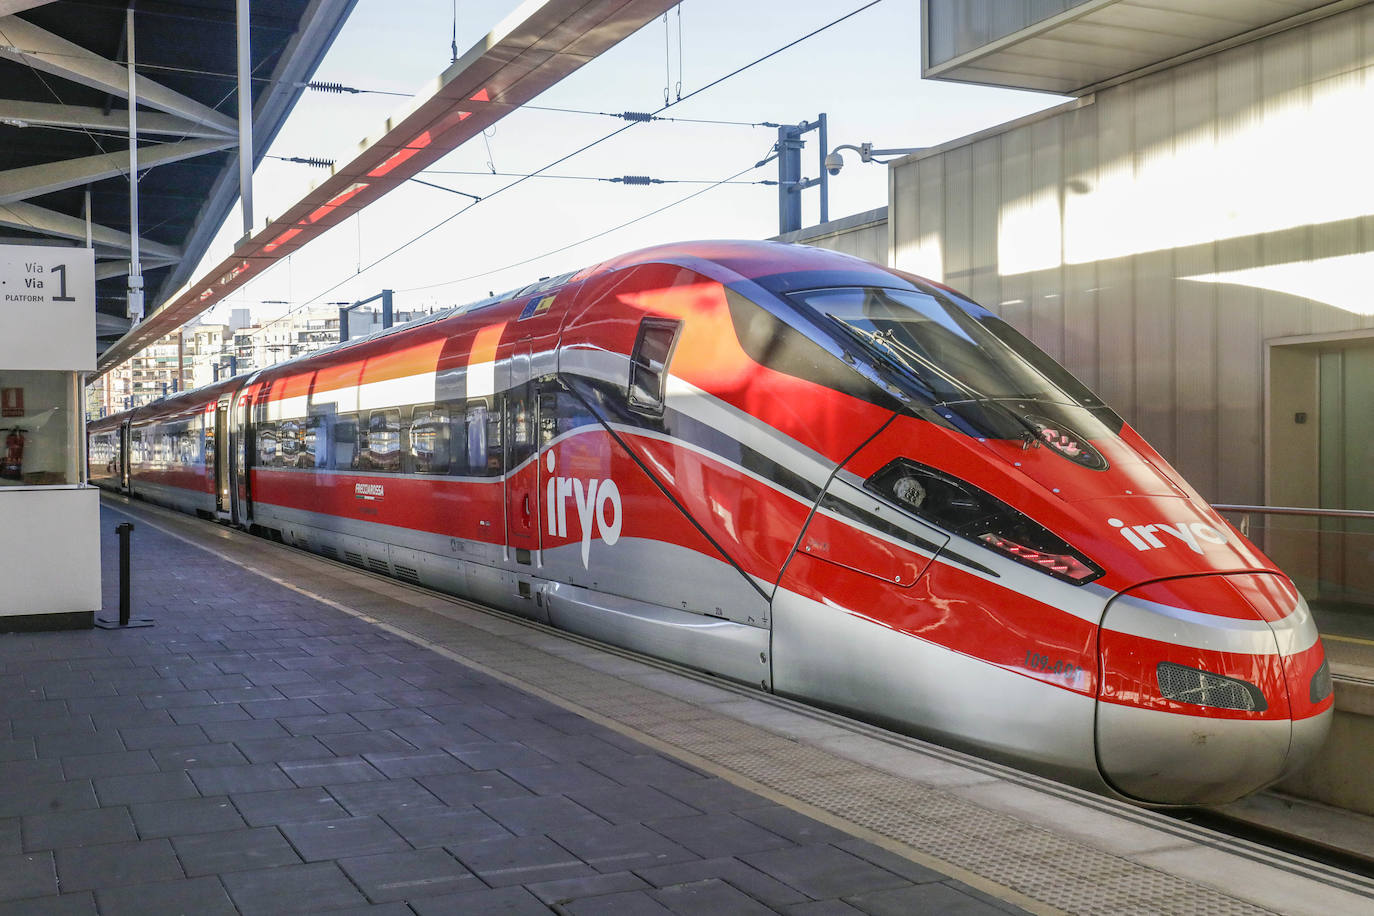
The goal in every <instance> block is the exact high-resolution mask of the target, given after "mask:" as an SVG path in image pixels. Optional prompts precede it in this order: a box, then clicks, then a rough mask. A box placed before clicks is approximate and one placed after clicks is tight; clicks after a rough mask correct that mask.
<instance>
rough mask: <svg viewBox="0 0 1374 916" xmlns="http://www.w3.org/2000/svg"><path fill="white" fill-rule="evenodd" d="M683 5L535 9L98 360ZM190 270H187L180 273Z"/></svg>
mask: <svg viewBox="0 0 1374 916" xmlns="http://www.w3.org/2000/svg"><path fill="white" fill-rule="evenodd" d="M676 2H677V0H544V2H540V0H529V2H526V3H525V4H524V5H522V6H521V7H520V8H519V9H518V10H516V11H515V12H514V13H512V14H511V15H510V16H509V17H507V19H506V20H505V21H504V22H502V23H501V24H500V25H498V26H497V27H496V29H495V30H494V31H492V32H491V34H489V35H487V36H486V38H484V39H482V40H481V41H479V42H477V44H475V45H473V47H472V48H471V50H469V51H468V52H467V53H466V54H464V55H463V56H462V57H461V58H459V60H458V61H456V62H455V63H454V64H453V65H452V66H450V67H449V68H448V69H447V70H445V71H444V72H443V74H442V75H441V76H440V77H439V78H438V79H437V80H436V81H435V84H434V86H433V89H432V92H431V93H430V95H429V96H428V97H425V96H423V95H422V96H420V97H417V98H416V99H415V100H413V101H412V102H411V103H410V104H409V105H408V106H407V107H406V108H405V109H404V110H402V111H401V112H399V113H398V114H397V115H396V116H394V117H393V118H391V119H390V120H388V121H387V122H386V125H385V128H384V130H383V131H382V132H381V134H380V135H378V136H376V137H375V138H369V139H366V140H364V141H363V142H362V143H360V144H359V145H358V147H357V148H356V149H357V151H356V152H355V153H354V154H353V155H352V156H351V157H350V158H349V159H348V160H347V161H345V162H343V163H342V164H341V165H340V166H338V167H337V168H336V169H335V170H334V172H333V174H332V175H330V177H328V178H326V179H325V180H324V181H323V182H321V183H320V184H319V185H318V186H316V187H315V188H313V189H311V190H310V191H309V192H308V193H307V194H306V195H305V197H303V198H302V199H301V200H300V201H298V202H297V203H296V204H294V205H292V206H291V207H289V208H288V209H287V210H286V212H285V213H283V214H282V215H281V216H279V217H277V218H276V219H274V220H273V221H272V222H271V223H269V224H268V225H267V227H266V228H265V229H263V230H262V231H260V232H258V233H256V234H254V235H253V236H252V237H251V238H248V239H247V240H245V241H244V242H242V243H240V245H239V246H238V247H237V248H236V249H235V251H234V253H233V254H232V255H231V256H230V257H228V258H226V259H225V260H224V261H222V262H221V263H220V264H218V265H216V266H215V267H213V268H211V269H210V270H209V272H208V273H207V274H205V275H204V276H202V277H200V278H199V279H197V280H195V281H194V282H192V283H190V284H188V285H187V287H186V288H185V290H183V291H182V292H181V293H180V294H179V295H178V296H176V297H175V298H174V299H172V300H171V301H170V302H168V303H166V304H165V305H163V306H162V307H161V308H160V309H158V310H157V311H155V312H152V313H151V314H149V315H148V317H147V318H146V319H145V320H144V321H143V322H141V323H140V324H138V325H136V326H135V327H134V328H133V330H132V331H130V333H129V334H128V335H127V336H125V337H124V338H122V339H121V340H119V341H118V342H117V343H116V344H115V345H114V346H112V347H110V348H109V349H108V350H106V351H105V352H104V353H102V354H101V355H100V357H99V359H98V361H97V367H98V370H99V371H101V372H104V371H107V370H109V369H111V368H113V367H114V366H117V365H118V364H119V363H121V362H123V361H124V360H126V359H128V358H129V357H131V356H133V355H134V354H135V353H137V352H138V351H139V350H140V349H142V348H143V347H146V346H147V345H148V344H150V343H152V342H153V341H154V340H156V339H157V338H159V337H161V336H163V335H164V334H167V333H170V332H171V331H173V330H175V329H176V328H177V327H179V326H180V325H182V324H184V323H185V322H187V321H189V320H191V319H192V318H194V317H195V316H197V315H199V314H200V313H201V312H203V311H205V310H206V309H208V308H209V307H210V306H212V305H214V304H215V303H216V302H218V301H220V300H221V299H223V298H224V297H225V296H227V295H228V294H229V293H230V292H232V291H233V290H235V289H237V288H239V287H240V286H242V285H243V284H244V283H247V282H248V281H249V280H250V279H252V278H253V277H256V276H258V275H259V274H261V273H262V272H263V271H264V270H266V269H267V268H268V267H270V266H271V265H272V264H274V263H276V262H277V261H279V260H281V259H283V258H285V257H286V256H287V255H288V254H290V253H291V252H293V251H295V250H296V249H298V248H300V247H301V246H302V245H304V244H306V243H307V242H309V241H312V240H313V239H316V238H318V237H319V236H321V235H323V234H324V233H325V232H326V231H328V230H329V229H330V228H332V227H333V226H335V225H337V224H339V223H340V222H342V221H343V220H344V219H346V218H348V217H350V216H352V215H353V214H354V213H357V212H358V211H359V210H361V209H363V208H365V207H367V206H368V205H370V204H372V203H374V202H375V201H377V200H379V199H380V198H381V197H382V196H383V195H385V194H386V193H387V192H389V191H391V190H392V189H393V188H395V187H397V186H398V185H400V184H402V183H404V182H406V181H407V180H409V179H410V177H411V176H413V175H415V174H416V173H417V172H419V171H420V170H421V169H424V168H426V167H428V166H429V165H430V164H432V163H433V162H435V161H437V160H439V159H440V158H442V157H443V156H445V155H447V154H448V153H450V152H452V151H453V150H454V149H456V148H457V147H458V146H459V145H461V144H463V143H465V142H467V141H468V140H470V139H471V138H473V137H475V136H476V135H477V134H478V133H479V132H480V131H481V130H482V129H483V128H485V127H489V126H490V125H491V124H493V123H495V122H496V121H499V120H500V119H501V118H502V117H504V116H505V114H506V113H507V112H509V111H511V110H513V109H514V108H517V107H519V106H521V105H523V104H525V103H526V102H528V101H530V100H531V99H533V98H534V97H535V96H537V95H539V93H541V92H543V91H545V90H546V89H548V88H550V87H551V86H554V85H556V84H557V83H558V82H560V81H561V80H562V79H563V78H564V77H566V76H568V75H569V74H571V73H573V72H575V71H576V70H578V69H579V68H580V67H582V66H583V65H584V64H586V63H588V62H589V61H591V60H594V59H595V58H597V57H598V56H600V55H601V54H602V53H603V52H604V51H606V50H607V49H609V48H611V47H613V46H615V45H616V44H618V43H619V42H620V41H621V39H623V38H625V37H627V36H629V35H631V34H633V33H634V32H636V31H638V30H639V29H640V28H641V27H643V26H644V25H646V24H648V23H649V22H652V21H653V20H654V19H655V18H657V17H658V16H661V15H663V13H665V12H666V11H667V10H669V9H671V8H672V7H673V6H674V4H675V3H676ZM183 266H184V264H183Z"/></svg>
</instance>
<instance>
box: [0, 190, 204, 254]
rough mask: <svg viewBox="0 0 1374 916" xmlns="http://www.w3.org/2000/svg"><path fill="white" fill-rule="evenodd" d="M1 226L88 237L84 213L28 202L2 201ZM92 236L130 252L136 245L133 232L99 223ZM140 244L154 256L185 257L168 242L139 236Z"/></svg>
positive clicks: (75, 238)
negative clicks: (64, 210) (131, 234)
mask: <svg viewBox="0 0 1374 916" xmlns="http://www.w3.org/2000/svg"><path fill="white" fill-rule="evenodd" d="M0 226H8V227H9V228H11V229H25V230H27V231H29V232H37V233H41V234H43V235H49V236H53V237H54V238H62V239H72V240H73V241H78V242H82V243H85V241H86V221H85V220H84V219H82V218H81V217H79V216H68V215H67V214H65V213H57V212H55V211H53V210H48V209H46V208H44V207H36V206H34V205H33V204H28V203H18V202H16V203H8V204H0ZM91 240H92V241H93V242H94V243H95V244H96V245H100V246H102V247H105V248H113V249H115V250H117V251H122V252H127V251H129V249H130V248H131V247H132V240H131V239H130V237H129V233H127V232H120V231H119V230H117V229H111V228H109V227H108V226H102V225H100V224H99V223H93V224H92V225H91ZM138 244H139V247H140V248H141V249H142V250H143V251H146V252H147V253H148V254H149V255H152V256H154V257H158V258H166V259H168V260H172V261H180V260H181V249H180V248H177V247H175V246H173V245H164V244H162V243H161V242H153V241H149V240H148V239H139V242H138Z"/></svg>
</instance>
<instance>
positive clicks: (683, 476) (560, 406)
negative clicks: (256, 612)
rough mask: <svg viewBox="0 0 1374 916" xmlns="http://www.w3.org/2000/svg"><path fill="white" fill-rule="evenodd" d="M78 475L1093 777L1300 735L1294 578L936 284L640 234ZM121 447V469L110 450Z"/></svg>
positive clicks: (311, 360)
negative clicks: (608, 254) (575, 268)
mask: <svg viewBox="0 0 1374 916" xmlns="http://www.w3.org/2000/svg"><path fill="white" fill-rule="evenodd" d="M91 453H92V458H93V460H92V468H93V477H94V475H95V470H94V469H95V468H96V467H97V463H98V462H97V461H96V460H95V459H96V458H97V457H99V458H100V459H101V461H100V462H99V466H100V468H102V469H103V470H102V471H101V474H102V476H101V477H100V479H98V480H97V481H96V482H99V483H102V484H103V485H107V486H112V487H122V488H125V489H129V490H131V491H132V492H133V493H134V494H135V495H140V496H146V497H148V498H152V499H156V500H158V501H160V502H164V503H167V504H169V505H173V506H175V507H177V508H180V509H182V510H183V511H191V512H197V513H199V514H201V515H204V516H207V517H217V518H221V519H223V520H224V521H226V522H229V523H232V524H236V525H240V526H243V527H246V528H250V529H251V530H254V531H257V532H260V533H264V534H268V535H270V536H273V537H277V538H280V539H282V540H284V541H287V542H290V543H293V544H295V545H297V546H300V547H303V548H306V549H310V550H314V551H316V552H319V553H322V554H324V555H326V556H330V557H333V558H335V559H339V560H342V561H344V562H348V563H352V564H354V565H358V566H362V567H365V568H369V569H372V570H374V571H377V572H380V573H385V574H388V575H393V576H396V577H398V578H401V579H403V580H406V581H410V582H414V583H417V584H421V585H426V586H431V587H435V588H439V589H443V590H446V591H450V592H453V593H456V594H461V595H466V596H470V597H473V598H475V599H477V600H480V601H484V602H487V603H489V604H493V605H495V606H498V607H501V608H504V609H506V610H508V611H512V612H514V613H517V614H521V615H524V616H527V617H531V618H534V619H536V620H540V621H543V622H546V623H550V624H552V625H554V626H558V627H562V628H564V629H568V630H571V631H574V632H578V633H582V634H585V635H589V636H592V637H594V638H597V639H601V640H604V641H607V642H611V643H615V644H618V645H622V646H627V647H629V648H633V649H637V650H640V651H644V652H646V653H649V654H653V655H656V656H659V657H663V658H667V659H670V660H673V661H677V662H680V663H683V664H687V665H691V666H693V667H696V668H700V669H703V670H706V671H711V672H714V673H717V674H721V675H724V676H726V677H730V678H733V679H735V680H737V681H741V682H744V683H749V684H755V685H758V686H759V687H760V688H761V689H764V690H771V691H775V692H778V693H781V694H786V695H790V696H795V697H799V698H803V699H807V700H810V701H812V702H816V703H820V704H823V705H826V706H829V707H832V708H838V709H843V710H847V711H851V712H855V713H857V714H859V715H862V716H866V717H868V718H870V719H873V720H876V721H881V722H883V723H886V724H890V725H894V726H896V727H898V728H902V729H905V730H908V731H912V732H915V733H918V734H922V735H927V736H930V737H934V738H936V739H938V740H942V741H945V742H948V743H952V744H956V745H959V746H964V747H970V748H974V749H976V750H978V751H980V752H982V753H986V754H990V755H993V756H997V757H999V758H1003V759H1009V760H1012V761H1016V762H1019V763H1021V764H1023V765H1026V766H1029V767H1032V768H1034V769H1037V770H1039V771H1042V772H1046V773H1050V774H1052V775H1055V776H1057V777H1060V778H1063V779H1066V780H1068V781H1071V782H1074V783H1077V784H1080V785H1085V786H1089V787H1092V788H1095V789H1098V790H1100V791H1109V792H1114V793H1118V794H1121V795H1124V796H1127V797H1130V798H1134V799H1137V800H1142V801H1148V802H1154V803H1161V804H1176V803H1195V802H1217V801H1224V800H1229V799H1232V798H1235V797H1239V796H1241V795H1244V794H1246V793H1248V792H1251V791H1254V790H1256V789H1258V788H1261V787H1262V786H1264V785H1267V784H1268V783H1271V782H1273V781H1274V780H1276V779H1278V778H1280V777H1281V776H1282V775H1284V774H1285V773H1287V772H1291V771H1292V770H1293V769H1294V768H1296V767H1297V766H1299V765H1300V764H1301V763H1302V762H1304V761H1305V760H1306V759H1308V757H1310V755H1311V754H1312V753H1314V752H1315V750H1316V748H1317V747H1319V746H1320V743H1321V741H1322V740H1323V738H1324V736H1325V733H1326V730H1327V728H1328V727H1329V722H1330V717H1331V707H1332V697H1331V686H1330V676H1329V671H1328V669H1327V667H1326V664H1325V660H1324V656H1323V653H1322V648H1321V643H1320V641H1319V640H1318V638H1317V635H1316V631H1315V628H1314V627H1313V624H1312V620H1311V616H1310V614H1309V613H1308V611H1307V608H1306V605H1305V604H1304V603H1303V601H1302V598H1301V596H1299V595H1298V593H1297V591H1296V589H1295V588H1294V587H1293V585H1292V583H1291V582H1290V581H1289V580H1288V579H1287V578H1286V577H1285V576H1284V575H1283V574H1282V573H1281V572H1280V571H1279V570H1278V569H1276V568H1275V567H1274V566H1273V565H1272V564H1271V563H1270V562H1269V561H1268V560H1267V559H1266V558H1265V557H1264V556H1263V555H1262V554H1261V553H1260V552H1259V551H1258V550H1256V549H1255V548H1254V547H1253V546H1252V545H1250V544H1249V543H1248V542H1247V541H1246V540H1245V539H1244V538H1243V537H1241V535H1240V534H1239V533H1238V532H1236V531H1235V530H1234V529H1232V528H1231V527H1230V526H1229V525H1227V523H1226V522H1225V521H1224V520H1223V519H1221V517H1220V516H1218V515H1217V514H1216V513H1215V512H1214V511H1213V510H1212V509H1211V508H1210V507H1209V506H1208V505H1207V504H1206V502H1205V501H1204V500H1203V499H1202V498H1201V497H1200V496H1199V495H1198V494H1197V493H1196V492H1194V491H1193V490H1192V489H1191V488H1190V487H1189V486H1188V485H1187V483H1186V482H1185V481H1184V480H1183V479H1182V478H1181V477H1180V476H1179V475H1178V474H1177V473H1176V472H1175V471H1174V470H1173V469H1172V468H1170V467H1169V466H1168V464H1167V462H1165V461H1164V459H1163V458H1161V457H1160V456H1159V455H1158V454H1157V453H1155V452H1154V451H1153V450H1152V449H1151V448H1150V447H1149V445H1148V444H1146V443H1145V442H1144V441H1143V440H1142V439H1141V438H1140V437H1139V436H1138V435H1137V434H1136V433H1135V432H1134V431H1133V430H1131V428H1130V427H1129V426H1128V425H1127V424H1125V423H1124V422H1123V421H1122V420H1121V419H1120V417H1118V416H1117V415H1116V414H1115V413H1113V412H1112V411H1111V409H1110V408H1109V407H1108V406H1107V405H1105V404H1103V403H1102V402H1101V401H1099V400H1098V399H1097V398H1096V397H1095V396H1094V395H1093V394H1092V393H1091V392H1090V391H1088V390H1087V389H1086V388H1084V387H1083V386H1082V385H1081V384H1080V383H1079V382H1077V381H1076V380H1075V379H1074V378H1073V377H1072V376H1070V375H1069V374H1068V373H1067V372H1065V371H1064V370H1063V369H1062V368H1061V367H1059V366H1058V365H1056V364H1055V363H1054V362H1053V361H1052V360H1050V359H1049V358H1048V357H1047V356H1045V355H1044V354H1043V353H1041V352H1040V351H1039V350H1037V349H1036V348H1035V347H1034V346H1033V345H1032V344H1030V343H1029V342H1028V341H1027V340H1025V338H1023V337H1022V336H1021V335H1020V334H1019V333H1017V332H1016V331H1015V330H1014V329H1013V328H1011V327H1010V326H1009V325H1007V324H1006V323H1005V322H1003V321H1001V319H999V318H997V317H996V316H995V315H993V314H992V313H990V312H988V311H986V310H984V309H982V308H980V307H979V306H977V305H976V304H974V303H972V302H970V301H968V300H967V299H965V298H963V297H962V296H960V295H959V294H958V293H957V292H955V291H953V290H950V289H947V288H945V287H941V286H939V285H936V284H930V283H927V282H925V281H922V280H919V279H918V278H915V277H911V276H909V275H906V274H901V273H899V272H895V271H891V270H886V269H884V268H880V267H877V266H875V265H872V264H869V263H867V262H863V261H859V260H857V259H853V258H849V257H847V256H843V255H838V254H834V253H830V252H823V251H818V250H815V249H807V248H802V247H798V246H783V245H777V244H773V243H755V242H702V243H695V244H684V245H676V246H665V247H662V248H657V249H649V250H646V251H642V252H638V253H635V254H632V255H626V256H624V257H622V258H618V259H614V260H612V261H607V262H605V263H603V264H600V265H597V266H595V267H593V268H590V269H588V270H584V271H581V272H579V273H577V274H572V275H567V276H563V277H557V278H553V279H550V280H546V281H541V283H538V284H534V285H532V286H530V287H526V288H524V289H522V290H517V291H515V292H513V293H510V294H507V295H504V296H498V297H493V298H492V299H490V300H487V301H485V302H482V303H477V304H475V305H473V306H468V307H465V308H462V309H458V310H455V311H454V312H452V313H445V314H442V315H439V316H435V317H433V318H430V319H425V320H422V321H420V322H414V323H411V324H410V325H406V326H402V327H400V328H395V329H391V330H388V331H384V332H381V333H379V334H376V335H373V336H372V337H369V338H365V339H363V340H360V341H356V342H349V343H346V344H342V345H340V346H338V347H335V348H333V349H330V350H327V351H323V352H321V353H317V354H313V355H310V356H307V357H301V358H297V359H294V360H291V361H289V362H286V363H282V364H279V365H277V366H273V367H270V368H268V369H264V370H261V371H259V372H256V373H254V374H252V375H250V376H247V377H245V378H242V379H234V380H229V381H226V382H221V383H219V384H218V385H216V386H213V387H212V388H208V389H202V390H200V391H197V392H188V393H186V394H184V395H180V396H178V397H175V398H171V399H167V400H166V401H162V402H158V403H156V404H154V405H150V406H149V407H145V408H140V409H138V410H136V411H133V412H130V413H129V414H126V415H123V416H120V417H115V418H110V419H107V420H105V421H101V422H100V423H99V424H96V423H93V424H92V425H91ZM121 469H123V470H122V472H121Z"/></svg>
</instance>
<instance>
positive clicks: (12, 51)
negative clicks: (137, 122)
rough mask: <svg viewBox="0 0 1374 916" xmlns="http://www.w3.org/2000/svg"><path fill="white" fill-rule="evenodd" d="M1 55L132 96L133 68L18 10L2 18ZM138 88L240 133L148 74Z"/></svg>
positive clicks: (173, 109)
mask: <svg viewBox="0 0 1374 916" xmlns="http://www.w3.org/2000/svg"><path fill="white" fill-rule="evenodd" d="M0 57H4V58H7V59H9V60H14V61H18V62H19V63H21V64H25V65H26V66H30V67H34V68H35V69H38V70H43V71H44V72H47V73H51V74H53V75H55V76H60V77H62V78H63V79H68V80H71V81H72V82H75V83H81V84H82V85H85V86H91V87H93V88H95V89H99V90H101V91H102V92H108V93H109V94H110V95H113V96H117V97H118V98H121V99H127V98H128V97H129V78H128V73H127V71H126V69H125V67H124V66H123V65H122V64H117V63H115V62H114V61H110V60H106V59H105V58H103V57H101V56H100V55H98V54H95V53H94V52H92V51H88V50H87V49H85V48H83V47H81V46H80V45H78V44H73V43H72V42H70V41H67V40H66V39H65V38H59V37H58V36H56V35H54V34H53V33H51V32H49V31H46V30H45V29H40V28H39V27H38V26H36V25H33V24H32V23H29V22H25V21H24V20H23V19H20V18H19V17H18V16H6V17H4V18H3V19H0ZM137 90H138V100H139V102H140V103H141V104H144V105H148V106H150V107H152V108H156V109H158V110H159V111H165V112H167V113H168V114H174V115H177V116H178V117H182V118H185V119H186V120H188V121H191V122H193V123H196V124H201V125H204V126H206V127H209V128H213V129H215V130H218V131H219V132H220V133H221V134H223V135H225V136H237V135H238V127H237V125H235V123H234V121H233V119H232V118H228V117H225V116H224V115H222V114H220V113H219V112H218V111H215V110H214V109H213V108H210V107H207V106H205V105H202V104H201V103H199V102H197V101H196V100H195V99H191V98H187V97H186V96H184V95H182V94H181V93H179V92H174V91H172V90H171V89H168V88H167V87H166V86H163V85H161V84H160V83H155V82H153V81H152V80H150V79H148V78H147V77H146V76H141V75H140V76H139V77H138V80H137Z"/></svg>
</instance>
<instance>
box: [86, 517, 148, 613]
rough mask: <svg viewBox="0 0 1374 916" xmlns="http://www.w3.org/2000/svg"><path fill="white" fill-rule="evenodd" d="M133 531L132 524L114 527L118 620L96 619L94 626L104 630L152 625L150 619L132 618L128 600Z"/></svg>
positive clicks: (125, 523)
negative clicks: (116, 546)
mask: <svg viewBox="0 0 1374 916" xmlns="http://www.w3.org/2000/svg"><path fill="white" fill-rule="evenodd" d="M133 531H134V523H133V522H124V523H122V524H120V525H116V526H115V533H116V534H118V535H119V619H118V620H111V619H110V618H108V617H97V618H96V619H95V625H96V626H98V627H100V628H101V629H104V630H122V629H126V628H128V627H150V626H152V625H153V621H152V618H150V617H133V616H132V611H131V604H132V602H131V601H130V600H129V579H130V575H129V553H130V550H129V542H130V536H131V535H132V534H133Z"/></svg>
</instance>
